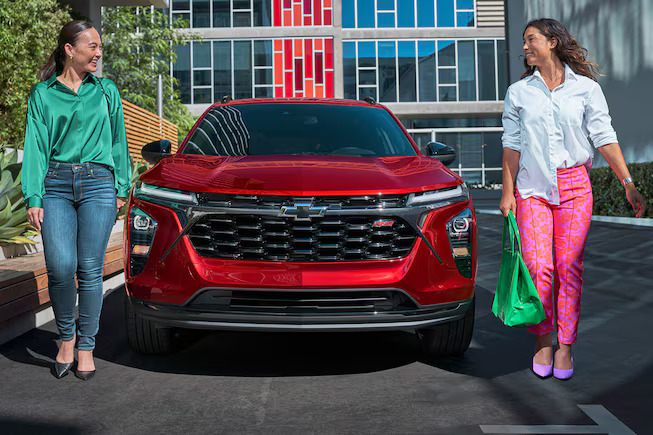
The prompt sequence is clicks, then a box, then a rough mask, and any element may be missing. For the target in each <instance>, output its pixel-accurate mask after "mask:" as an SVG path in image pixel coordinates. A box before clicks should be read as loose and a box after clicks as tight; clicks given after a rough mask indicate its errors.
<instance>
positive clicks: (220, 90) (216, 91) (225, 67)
mask: <svg viewBox="0 0 653 435" xmlns="http://www.w3.org/2000/svg"><path fill="white" fill-rule="evenodd" d="M213 95H214V97H213V98H214V99H213V101H220V100H221V99H222V97H224V96H226V95H233V91H232V89H231V42H230V41H215V42H213Z"/></svg>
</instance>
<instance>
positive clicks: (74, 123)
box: [22, 74, 131, 207]
mask: <svg viewBox="0 0 653 435" xmlns="http://www.w3.org/2000/svg"><path fill="white" fill-rule="evenodd" d="M103 88H104V90H103ZM105 94H106V96H105ZM26 125H27V127H26V129H25V146H24V154H23V173H22V185H23V198H24V199H25V202H26V203H27V204H28V207H41V206H42V205H41V204H42V199H43V194H44V193H45V187H44V184H43V182H44V179H45V174H46V172H47V170H48V165H49V163H50V162H51V161H54V162H64V163H85V162H92V163H100V164H104V165H107V166H109V167H111V168H112V169H113V173H114V176H115V187H116V194H117V196H119V197H126V196H127V195H128V193H129V188H130V185H131V165H130V161H129V149H128V147H127V137H126V134H125V118H124V114H123V109H122V102H121V100H120V91H118V87H117V86H116V84H115V83H114V82H113V81H111V80H109V79H105V78H98V77H95V76H94V75H92V74H86V77H85V78H84V80H83V81H82V84H81V85H80V87H79V89H78V90H77V93H75V92H74V91H73V90H72V89H70V88H68V87H67V86H65V85H64V84H62V83H61V82H59V81H58V80H57V77H56V75H55V74H53V75H52V77H50V78H49V79H47V80H45V81H42V82H40V83H37V84H36V85H34V87H33V88H32V91H31V92H30V96H29V102H28V106H27V122H26Z"/></svg>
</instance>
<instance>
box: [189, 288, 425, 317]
mask: <svg viewBox="0 0 653 435" xmlns="http://www.w3.org/2000/svg"><path fill="white" fill-rule="evenodd" d="M187 308H190V309H195V310H201V311H205V312H211V311H220V312H225V311H236V312H264V313H266V314H349V313H370V314H373V313H381V312H386V313H387V312H397V311H404V310H414V309H416V308H417V305H416V304H415V302H414V301H413V300H412V299H411V298H409V297H408V296H406V294H405V293H403V292H401V291H398V290H354V291H351V290H346V291H343V290H328V291H325V290H317V291H303V290H302V291H297V290H286V291H276V290H265V291H262V290H217V289H216V290H207V291H205V292H203V293H201V294H200V295H199V296H198V297H196V298H195V299H193V300H192V301H191V302H190V303H189V304H188V305H187Z"/></svg>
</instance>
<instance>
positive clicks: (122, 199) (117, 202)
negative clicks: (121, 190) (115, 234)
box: [116, 197, 127, 213]
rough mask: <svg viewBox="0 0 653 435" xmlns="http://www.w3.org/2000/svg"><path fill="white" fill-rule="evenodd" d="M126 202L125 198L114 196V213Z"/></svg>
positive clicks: (118, 211)
mask: <svg viewBox="0 0 653 435" xmlns="http://www.w3.org/2000/svg"><path fill="white" fill-rule="evenodd" d="M126 202H127V198H120V197H117V198H116V213H120V209H121V208H122V207H123V206H124V205H125V203H126Z"/></svg>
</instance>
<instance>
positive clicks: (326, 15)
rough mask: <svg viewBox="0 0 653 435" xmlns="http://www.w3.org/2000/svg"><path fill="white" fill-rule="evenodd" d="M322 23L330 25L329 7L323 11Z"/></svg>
mask: <svg viewBox="0 0 653 435" xmlns="http://www.w3.org/2000/svg"><path fill="white" fill-rule="evenodd" d="M324 25H325V26H330V25H331V9H327V10H325V11H324Z"/></svg>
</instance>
